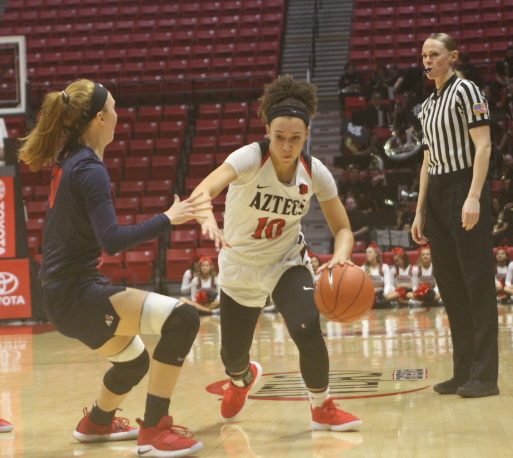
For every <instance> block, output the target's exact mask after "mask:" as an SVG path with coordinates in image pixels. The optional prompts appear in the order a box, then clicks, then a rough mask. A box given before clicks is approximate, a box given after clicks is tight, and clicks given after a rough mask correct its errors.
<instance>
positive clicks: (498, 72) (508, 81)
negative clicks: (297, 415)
mask: <svg viewBox="0 0 513 458" xmlns="http://www.w3.org/2000/svg"><path fill="white" fill-rule="evenodd" d="M495 79H496V81H497V82H498V83H499V85H500V86H499V87H500V88H501V90H508V91H510V90H511V89H509V88H511V87H512V86H513V45H509V46H508V47H507V48H506V55H505V56H504V59H503V60H500V61H498V62H497V63H496V64H495Z"/></svg>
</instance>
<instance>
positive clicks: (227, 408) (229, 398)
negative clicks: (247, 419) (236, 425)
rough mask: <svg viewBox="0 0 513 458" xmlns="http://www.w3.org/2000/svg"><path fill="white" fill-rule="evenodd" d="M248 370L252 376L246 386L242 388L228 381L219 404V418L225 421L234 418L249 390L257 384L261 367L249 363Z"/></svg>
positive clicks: (252, 362) (241, 407)
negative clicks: (251, 379)
mask: <svg viewBox="0 0 513 458" xmlns="http://www.w3.org/2000/svg"><path fill="white" fill-rule="evenodd" d="M249 369H250V370H251V373H252V374H253V381H252V382H251V383H250V384H249V385H248V386H246V387H244V388H242V387H240V386H236V385H234V384H233V382H232V381H231V380H230V384H229V386H228V388H227V389H226V390H224V393H223V400H222V402H221V416H222V417H223V418H224V419H225V420H233V419H234V418H235V416H236V415H237V414H239V413H240V412H241V411H242V409H243V407H244V405H245V404H246V399H247V398H248V396H249V392H250V391H251V388H253V387H254V386H255V385H256V384H257V382H258V380H260V377H261V376H262V366H261V365H260V364H258V363H257V362H255V361H251V362H250V363H249Z"/></svg>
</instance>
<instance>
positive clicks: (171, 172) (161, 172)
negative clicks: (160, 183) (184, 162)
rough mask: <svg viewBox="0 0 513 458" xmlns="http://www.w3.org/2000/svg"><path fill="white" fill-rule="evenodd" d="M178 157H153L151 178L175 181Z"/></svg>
mask: <svg viewBox="0 0 513 458" xmlns="http://www.w3.org/2000/svg"><path fill="white" fill-rule="evenodd" d="M176 167H177V157H176V156H153V157H152V158H151V171H150V177H151V179H152V180H167V179H170V180H174V179H175V177H176Z"/></svg>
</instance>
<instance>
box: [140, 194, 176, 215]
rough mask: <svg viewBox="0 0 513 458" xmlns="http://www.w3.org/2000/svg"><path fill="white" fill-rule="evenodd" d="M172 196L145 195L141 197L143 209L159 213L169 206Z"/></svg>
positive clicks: (145, 211)
mask: <svg viewBox="0 0 513 458" xmlns="http://www.w3.org/2000/svg"><path fill="white" fill-rule="evenodd" d="M170 203H171V199H170V196H143V197H141V211H142V212H143V213H147V214H157V213H162V212H163V211H165V210H167V209H168V208H169V205H170Z"/></svg>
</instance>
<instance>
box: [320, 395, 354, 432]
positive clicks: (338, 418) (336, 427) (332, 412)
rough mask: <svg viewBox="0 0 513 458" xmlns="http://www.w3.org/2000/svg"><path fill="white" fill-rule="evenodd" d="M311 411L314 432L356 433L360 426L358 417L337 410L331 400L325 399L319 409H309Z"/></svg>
mask: <svg viewBox="0 0 513 458" xmlns="http://www.w3.org/2000/svg"><path fill="white" fill-rule="evenodd" d="M311 411H312V429H313V430H316V431H319V430H323V429H329V430H331V431H357V430H358V429H360V426H361V424H362V420H360V419H359V418H358V417H355V416H354V415H352V414H350V413H349V412H344V411H343V410H342V409H339V408H338V407H337V404H335V402H334V401H333V399H331V398H328V399H326V401H324V402H323V404H322V406H321V407H315V408H311Z"/></svg>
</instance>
